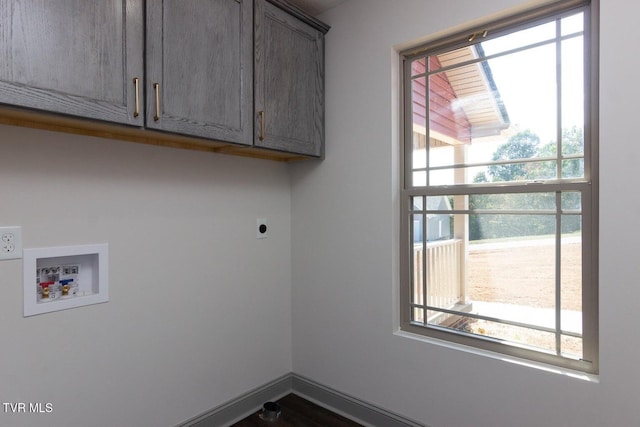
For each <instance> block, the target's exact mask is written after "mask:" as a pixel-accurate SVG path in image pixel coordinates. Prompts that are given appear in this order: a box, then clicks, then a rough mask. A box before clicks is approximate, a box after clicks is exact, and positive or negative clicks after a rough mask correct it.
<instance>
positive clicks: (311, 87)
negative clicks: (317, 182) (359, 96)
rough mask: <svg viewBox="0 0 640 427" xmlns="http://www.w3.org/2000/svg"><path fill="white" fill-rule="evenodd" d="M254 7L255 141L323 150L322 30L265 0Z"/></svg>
mask: <svg viewBox="0 0 640 427" xmlns="http://www.w3.org/2000/svg"><path fill="white" fill-rule="evenodd" d="M255 7H256V11H255V29H254V31H255V85H256V89H255V90H256V92H255V114H256V116H255V119H256V128H255V129H256V132H255V142H254V143H255V145H256V146H260V147H266V148H273V149H277V150H282V151H287V152H292V153H300V154H307V155H311V156H321V155H322V154H323V140H324V38H323V34H322V33H321V32H320V31H318V30H316V29H314V28H312V27H311V26H309V25H307V24H306V23H303V22H301V21H299V20H298V19H296V18H294V17H293V16H291V15H289V14H287V13H286V12H284V11H283V10H281V9H279V8H277V7H276V6H274V5H272V4H271V3H267V2H266V1H264V0H257V1H256V6H255Z"/></svg>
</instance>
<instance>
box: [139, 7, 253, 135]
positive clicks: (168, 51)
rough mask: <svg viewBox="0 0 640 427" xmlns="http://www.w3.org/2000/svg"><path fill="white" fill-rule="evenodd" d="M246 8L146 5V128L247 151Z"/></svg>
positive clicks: (250, 90)
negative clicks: (238, 146)
mask: <svg viewBox="0 0 640 427" xmlns="http://www.w3.org/2000/svg"><path fill="white" fill-rule="evenodd" d="M252 12H253V8H252V2H251V0H187V1H185V0H148V1H147V28H146V31H147V33H146V41H147V44H146V46H147V52H146V55H147V57H146V59H147V64H146V66H147V74H146V95H147V98H146V99H147V103H146V107H147V112H146V114H147V117H146V126H147V127H148V128H153V129H160V130H165V131H169V132H175V133H180V134H184V135H192V136H199V137H203V138H210V139H216V140H221V141H228V142H235V143H239V144H247V145H251V144H252V142H253V119H252V117H253V110H252V97H253V72H252V71H253V70H252V66H253V57H252V47H253V40H252V36H253V32H252V30H253V26H252V22H253V21H252V20H253V16H252Z"/></svg>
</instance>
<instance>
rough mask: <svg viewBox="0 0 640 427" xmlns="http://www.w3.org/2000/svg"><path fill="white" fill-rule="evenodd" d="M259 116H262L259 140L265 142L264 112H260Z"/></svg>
mask: <svg viewBox="0 0 640 427" xmlns="http://www.w3.org/2000/svg"><path fill="white" fill-rule="evenodd" d="M258 114H259V115H260V136H258V139H259V140H260V141H264V111H260V112H259V113H258Z"/></svg>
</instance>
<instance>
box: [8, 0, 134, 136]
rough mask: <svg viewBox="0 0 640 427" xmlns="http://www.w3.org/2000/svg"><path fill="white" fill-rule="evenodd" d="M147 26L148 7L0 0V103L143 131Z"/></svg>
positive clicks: (129, 1)
mask: <svg viewBox="0 0 640 427" xmlns="http://www.w3.org/2000/svg"><path fill="white" fill-rule="evenodd" d="M142 24H143V16H142V0H126V1H125V0H120V1H117V0H112V1H104V0H56V1H51V0H21V1H15V0H0V103H3V104H9V105H14V106H20V107H28V108H33V109H38V110H45V111H51V112H56V113H64V114H70V115H73V116H79V117H87V118H92V119H99V120H106V121H111V122H118V123H126V124H131V125H139V126H141V125H142V124H143V117H144V116H143V115H142V114H138V115H136V91H135V87H136V85H135V83H134V78H138V82H139V84H142V77H143V76H142V72H143V57H142V55H143V35H142V31H143V26H142ZM142 89H143V88H142V87H141V86H139V90H140V91H142ZM140 96H142V95H141V92H139V97H138V100H141V98H140ZM139 112H140V111H139ZM140 113H141V112H140Z"/></svg>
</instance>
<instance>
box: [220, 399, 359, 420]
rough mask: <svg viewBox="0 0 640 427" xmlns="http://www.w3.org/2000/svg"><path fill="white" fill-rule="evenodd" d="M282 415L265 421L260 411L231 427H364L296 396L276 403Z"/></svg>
mask: <svg viewBox="0 0 640 427" xmlns="http://www.w3.org/2000/svg"><path fill="white" fill-rule="evenodd" d="M276 403H278V405H280V408H281V409H282V413H281V414H280V417H279V418H278V419H277V420H276V421H264V420H262V419H261V418H260V413H261V412H262V411H258V412H256V413H255V414H252V415H251V416H249V417H247V418H245V419H244V420H242V421H240V422H237V423H235V424H234V425H233V426H231V427H292V426H295V427H362V425H361V424H358V423H355V422H353V421H351V420H349V419H347V418H345V417H343V416H340V415H338V414H335V413H333V412H331V411H329V410H327V409H325V408H323V407H321V406H318V405H316V404H315V403H312V402H309V401H308V400H306V399H303V398H301V397H300V396H297V395H295V394H289V395H287V396H285V397H283V398H282V399H280V400H278V401H276Z"/></svg>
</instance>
